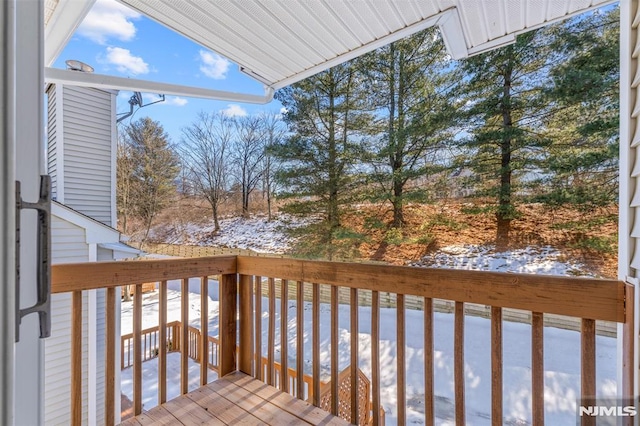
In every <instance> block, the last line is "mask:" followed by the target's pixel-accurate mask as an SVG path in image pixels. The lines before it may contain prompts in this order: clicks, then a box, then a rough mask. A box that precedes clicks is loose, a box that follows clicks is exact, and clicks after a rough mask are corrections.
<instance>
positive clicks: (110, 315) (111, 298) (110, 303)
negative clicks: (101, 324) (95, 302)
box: [104, 287, 116, 426]
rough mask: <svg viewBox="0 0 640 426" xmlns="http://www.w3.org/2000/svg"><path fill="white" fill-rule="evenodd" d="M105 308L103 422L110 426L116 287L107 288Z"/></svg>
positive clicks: (114, 361)
mask: <svg viewBox="0 0 640 426" xmlns="http://www.w3.org/2000/svg"><path fill="white" fill-rule="evenodd" d="M106 309H107V312H106V318H105V322H106V324H105V325H106V334H107V335H106V336H105V337H106V342H105V346H106V353H105V356H104V357H105V369H104V373H105V380H104V383H105V393H104V394H105V397H104V404H105V406H104V422H105V424H106V425H107V426H111V425H113V424H114V423H115V397H116V289H115V288H113V287H109V288H108V289H107V300H106Z"/></svg>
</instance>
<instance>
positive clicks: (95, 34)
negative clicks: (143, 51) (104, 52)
mask: <svg viewBox="0 0 640 426" xmlns="http://www.w3.org/2000/svg"><path fill="white" fill-rule="evenodd" d="M140 16H141V15H140V14H139V13H138V12H136V11H134V10H131V9H129V8H128V7H126V6H123V5H122V4H120V3H118V2H116V1H115V0H97V1H96V3H95V4H94V5H93V7H92V8H91V11H90V12H89V13H88V14H87V16H86V17H85V18H84V21H82V24H80V26H79V27H78V34H80V35H82V36H84V37H87V38H88V39H90V40H93V41H94V42H96V43H98V44H106V43H107V40H108V39H109V38H116V39H118V40H121V41H129V40H131V39H133V37H135V35H136V27H135V25H134V24H133V22H132V21H133V20H135V19H138V18H140Z"/></svg>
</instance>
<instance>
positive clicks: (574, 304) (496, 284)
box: [237, 256, 625, 322]
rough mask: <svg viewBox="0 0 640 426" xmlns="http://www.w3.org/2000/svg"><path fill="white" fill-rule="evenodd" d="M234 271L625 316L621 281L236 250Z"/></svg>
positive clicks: (551, 310)
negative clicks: (246, 253)
mask: <svg viewBox="0 0 640 426" xmlns="http://www.w3.org/2000/svg"><path fill="white" fill-rule="evenodd" d="M237 267H238V273H239V274H243V275H261V276H264V277H279V278H281V279H288V280H293V281H303V282H308V283H316V282H317V283H323V284H329V285H332V286H341V287H350V288H359V289H365V290H374V291H379V292H389V293H396V294H403V295H413V296H420V297H430V298H433V299H446V300H454V301H457V302H465V303H477V304H481V305H489V306H495V307H501V308H512V309H522V310H525V311H532V312H543V313H551V314H558V315H566V316H571V317H578V318H587V319H594V320H603V321H613V322H624V318H625V309H624V292H625V285H624V283H622V282H621V281H615V280H603V279H595V278H574V277H559V276H551V275H544V276H541V275H532V274H512V273H501V272H485V271H462V270H453V269H432V268H418V267H408V266H392V265H372V264H365V263H348V262H327V261H314V260H299V259H287V258H275V257H274V258H267V257H247V256H238V261H237Z"/></svg>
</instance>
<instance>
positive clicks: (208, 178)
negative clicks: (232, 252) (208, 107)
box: [182, 112, 235, 232]
mask: <svg viewBox="0 0 640 426" xmlns="http://www.w3.org/2000/svg"><path fill="white" fill-rule="evenodd" d="M234 129H235V125H234V122H233V120H232V119H230V118H228V117H226V116H225V115H224V114H222V113H217V114H208V113H205V112H201V113H200V114H198V118H197V120H196V121H194V122H193V123H192V124H191V125H190V126H188V127H186V128H184V129H182V136H183V137H182V140H183V145H184V147H183V149H182V157H183V162H184V167H185V168H186V169H187V177H188V179H189V180H190V181H191V183H192V185H193V188H194V189H195V191H196V193H197V195H200V196H201V197H203V198H204V199H205V200H207V202H208V203H209V205H210V206H211V213H212V215H213V221H214V227H215V229H214V232H218V231H219V230H220V223H219V219H218V215H219V208H220V204H222V203H223V202H224V201H225V200H226V197H227V196H228V191H227V184H228V182H227V180H228V173H229V166H230V164H229V161H230V160H229V156H230V149H231V141H232V138H233V131H234Z"/></svg>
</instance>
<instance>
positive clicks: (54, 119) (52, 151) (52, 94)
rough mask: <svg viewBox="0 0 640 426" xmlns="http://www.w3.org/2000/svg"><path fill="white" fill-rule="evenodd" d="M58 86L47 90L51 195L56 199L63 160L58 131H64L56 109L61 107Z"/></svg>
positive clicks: (48, 160)
mask: <svg viewBox="0 0 640 426" xmlns="http://www.w3.org/2000/svg"><path fill="white" fill-rule="evenodd" d="M57 93H58V91H57V89H56V86H54V85H51V86H49V88H48V90H47V170H48V172H49V175H50V176H51V195H52V197H53V199H54V200H57V199H58V163H59V162H61V161H62V160H61V159H59V158H58V155H59V154H60V153H61V152H60V151H58V149H57V142H58V137H57V136H58V132H59V133H62V125H61V123H60V125H58V119H59V116H58V115H57V114H56V110H57V109H58V108H61V104H58V102H57V101H59V100H60V97H58V96H56V95H57Z"/></svg>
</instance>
